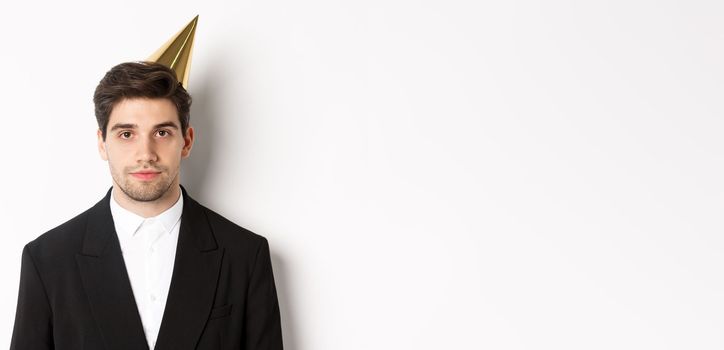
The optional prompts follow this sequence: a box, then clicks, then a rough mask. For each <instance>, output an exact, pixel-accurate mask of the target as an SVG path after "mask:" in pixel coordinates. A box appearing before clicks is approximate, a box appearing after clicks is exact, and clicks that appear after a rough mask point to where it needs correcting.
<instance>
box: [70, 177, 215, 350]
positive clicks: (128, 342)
mask: <svg viewBox="0 0 724 350" xmlns="http://www.w3.org/2000/svg"><path fill="white" fill-rule="evenodd" d="M181 190H182V195H183V196H184V207H183V212H182V214H181V227H180V229H179V237H178V244H177V247H176V256H175V262H174V268H173V274H172V277H171V285H170V289H169V294H168V298H167V302H166V308H165V311H164V314H163V319H162V322H161V328H160V330H159V334H158V339H157V341H156V347H155V349H169V350H170V349H173V350H176V349H178V350H183V349H194V348H195V347H196V343H197V341H198V339H199V337H200V335H201V332H202V331H203V328H204V326H205V324H206V319H207V318H208V314H209V312H210V310H211V308H212V304H213V301H214V295H215V291H216V282H217V279H218V276H219V268H220V266H221V258H222V256H223V249H219V248H218V246H217V244H216V240H215V239H214V236H213V233H212V231H211V227H210V225H209V223H208V220H207V218H206V214H205V212H204V210H203V208H202V207H201V205H200V204H199V203H197V202H196V201H195V200H193V199H192V198H191V197H189V196H188V193H187V192H186V189H185V188H183V186H182V187H181ZM111 191H112V188H111V189H110V190H108V193H107V194H106V196H105V198H103V199H102V200H101V201H100V202H98V203H97V204H96V205H95V206H93V208H91V209H90V211H89V215H88V225H87V232H86V235H85V238H84V241H83V247H82V250H81V253H79V254H77V255H76V261H77V263H78V268H79V271H80V274H81V279H82V282H83V287H84V288H85V290H86V294H87V295H88V301H89V303H90V307H91V311H92V312H93V316H94V317H95V319H96V322H97V324H98V327H99V329H100V331H101V333H102V334H103V338H104V339H105V342H106V346H107V348H108V349H109V350H127V349H144V350H148V345H147V343H146V339H145V335H144V332H143V327H142V323H141V317H140V315H139V313H138V308H137V306H136V302H135V299H134V297H133V291H132V289H131V284H130V281H129V278H128V274H127V271H126V266H125V262H124V261H123V255H122V253H121V248H120V243H119V241H118V236H117V235H116V231H115V227H114V224H113V216H112V215H111V211H110V199H111Z"/></svg>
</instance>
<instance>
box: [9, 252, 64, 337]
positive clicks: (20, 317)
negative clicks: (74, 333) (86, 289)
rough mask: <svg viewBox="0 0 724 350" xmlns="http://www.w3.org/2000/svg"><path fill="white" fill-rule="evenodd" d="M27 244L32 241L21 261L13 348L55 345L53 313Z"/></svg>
mask: <svg viewBox="0 0 724 350" xmlns="http://www.w3.org/2000/svg"><path fill="white" fill-rule="evenodd" d="M28 246H29V243H28V244H26V245H25V247H24V248H23V254H22V261H21V265H20V288H19V292H18V305H17V309H16V310H15V325H14V326H13V334H12V338H11V340H10V350H45V349H53V347H54V345H53V327H52V324H53V322H52V317H53V315H52V311H51V308H50V303H49V302H48V296H47V293H46V291H45V287H44V286H43V281H42V280H41V279H40V274H39V273H38V269H37V268H36V266H35V262H34V261H33V257H32V256H31V255H30V249H29V248H28Z"/></svg>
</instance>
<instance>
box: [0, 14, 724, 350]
mask: <svg viewBox="0 0 724 350" xmlns="http://www.w3.org/2000/svg"><path fill="white" fill-rule="evenodd" d="M0 13H2V19H1V20H0V38H1V39H2V40H0V79H1V80H0V81H1V83H0V114H1V117H0V121H1V122H0V126H1V127H2V135H1V136H0V152H2V153H0V159H1V160H2V171H0V186H2V187H1V192H0V223H1V224H2V231H1V232H0V233H1V234H2V237H3V238H2V245H0V257H1V258H0V259H2V260H1V261H0V262H1V263H2V277H3V280H4V281H5V283H4V287H3V288H2V292H1V293H2V299H1V300H2V302H1V303H0V315H2V316H1V317H0V344H9V342H10V335H11V331H12V326H13V321H14V313H15V307H16V301H17V292H18V290H17V288H18V278H19V272H20V255H21V250H22V247H23V245H24V244H25V243H27V242H28V241H30V240H32V239H34V238H36V237H37V236H38V235H40V234H42V233H43V232H45V231H47V230H49V229H51V228H53V227H55V226H57V225H59V224H61V223H62V222H64V221H66V220H67V219H69V218H71V217H73V216H75V215H77V214H78V213H80V212H82V211H84V210H85V209H87V208H88V207H90V206H91V205H93V204H95V203H96V201H98V200H99V199H100V198H101V197H102V196H103V195H104V194H105V191H106V190H107V189H108V188H109V186H110V185H111V180H110V175H109V172H108V168H107V164H106V163H105V162H103V161H102V160H101V159H100V157H99V156H98V153H97V150H96V144H95V142H96V136H95V130H96V128H97V125H96V124H95V119H94V115H93V104H92V94H93V90H94V88H95V86H96V84H97V83H98V81H99V80H100V78H101V77H102V76H103V74H104V73H105V72H106V71H107V70H108V69H110V68H111V67H112V66H113V65H115V64H117V63H120V62H124V61H130V60H141V59H145V58H146V57H147V56H148V55H149V54H151V53H152V52H153V51H155V50H156V49H157V48H158V47H159V46H160V45H161V44H163V43H164V42H165V41H166V40H167V39H168V38H169V37H170V36H171V35H173V34H174V33H176V31H178V30H179V29H180V28H181V27H183V26H184V25H185V24H186V23H187V22H188V21H189V20H190V19H191V18H192V17H193V16H194V15H196V14H199V15H200V17H199V24H198V30H197V33H196V44H195V49H194V57H193V66H192V70H191V76H190V81H189V83H190V92H191V94H192V96H193V97H194V104H193V106H192V125H194V126H195V127H196V131H197V143H196V145H195V147H194V149H193V151H192V155H191V158H190V159H188V161H187V162H186V163H185V164H184V170H183V175H182V178H181V181H182V183H183V184H184V185H185V186H186V187H187V189H189V192H190V194H191V195H192V196H193V197H194V198H196V199H197V200H199V201H200V202H201V203H203V204H205V205H207V206H208V207H210V208H212V209H213V210H216V211H217V212H219V213H221V214H222V215H224V216H226V217H227V218H229V219H231V220H233V221H235V222H236V223H238V224H239V225H242V226H244V227H246V228H248V229H250V230H252V231H254V232H256V233H258V234H261V235H263V236H265V237H267V238H268V239H269V242H270V244H271V249H272V255H273V264H274V273H275V276H276V281H277V288H278V290H279V293H280V294H279V296H280V303H281V308H282V318H283V327H284V343H285V349H288V350H362V349H365V350H367V349H369V350H378V349H385V350H386V349H390V350H393V349H395V350H397V349H430V350H432V349H556V350H559V349H637V350H639V349H657V350H658V349H697V350H701V349H722V348H724V331H722V329H724V273H723V272H724V271H723V269H724V246H723V244H724V237H723V236H722V232H723V230H722V228H723V227H722V226H723V223H722V220H721V218H722V216H721V213H722V211H723V210H724V203H723V202H722V196H723V195H724V181H723V180H724V151H723V150H724V147H723V146H724V145H723V144H722V143H723V142H722V137H721V133H722V127H723V126H724V123H723V122H722V120H723V113H722V112H724V105H723V104H722V101H724V99H723V98H722V97H723V96H724V21H722V18H723V15H724V3H722V2H719V1H685V0H678V1H645V0H633V1H632V0H628V1H622V0H618V1H564V0H554V1H532V0H518V1H505V2H503V1H500V2H481V1H445V2H443V1H437V2H433V1H411V0H407V1H404V0H385V1H378V0H368V1H356V2H351V1H331V0H327V1H324V0H312V1H265V2H250V1H241V2H227V3H222V2H215V1H205V2H203V4H202V2H201V1H194V2H184V1H177V2H173V3H172V2H166V3H157V2H145V1H144V2H141V1H124V2H113V3H108V4H103V3H97V2H90V1H88V2H87V3H78V2H52V3H51V2H49V3H46V4H39V3H34V2H26V3H23V4H21V3H18V2H14V3H12V4H9V3H3V4H2V5H0ZM6 346H7V345H6Z"/></svg>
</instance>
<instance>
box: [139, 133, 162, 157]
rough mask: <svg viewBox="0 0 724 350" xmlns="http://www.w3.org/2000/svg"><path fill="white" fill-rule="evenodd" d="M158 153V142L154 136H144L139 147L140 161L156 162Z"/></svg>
mask: <svg viewBox="0 0 724 350" xmlns="http://www.w3.org/2000/svg"><path fill="white" fill-rule="evenodd" d="M156 161H158V154H156V143H155V141H154V140H153V138H143V140H142V141H141V144H140V145H139V149H138V162H139V163H147V162H156Z"/></svg>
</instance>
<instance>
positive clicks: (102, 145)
mask: <svg viewBox="0 0 724 350" xmlns="http://www.w3.org/2000/svg"><path fill="white" fill-rule="evenodd" d="M96 134H97V135H98V153H99V154H100V155H101V158H103V160H108V153H107V152H106V142H105V141H103V131H101V129H98V132H97V133H96Z"/></svg>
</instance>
